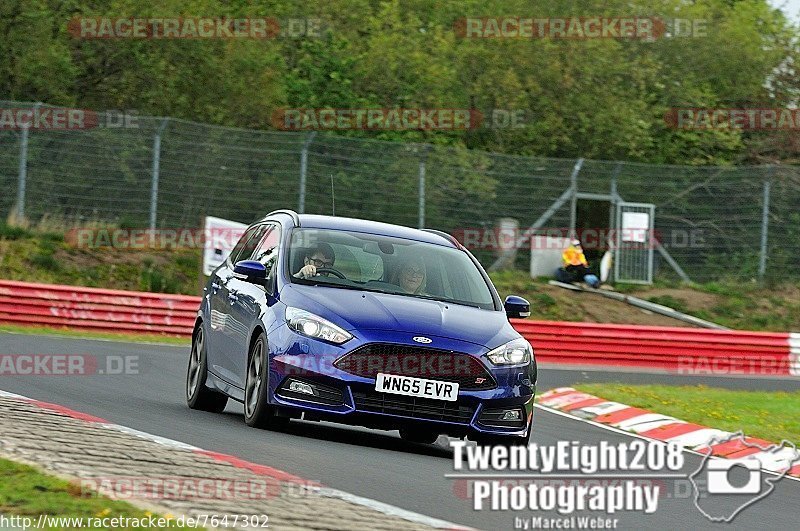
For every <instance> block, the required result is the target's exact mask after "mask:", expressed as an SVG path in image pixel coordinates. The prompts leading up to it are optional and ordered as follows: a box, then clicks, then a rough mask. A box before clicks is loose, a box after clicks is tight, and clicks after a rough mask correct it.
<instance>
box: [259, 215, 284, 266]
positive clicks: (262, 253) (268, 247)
mask: <svg viewBox="0 0 800 531" xmlns="http://www.w3.org/2000/svg"><path fill="white" fill-rule="evenodd" d="M265 227H266V231H265V232H264V233H263V234H262V235H261V239H260V241H259V243H258V247H256V250H255V253H254V254H253V260H258V261H259V262H261V263H262V264H264V266H265V267H266V268H267V276H270V275H272V270H273V268H274V267H275V262H276V261H277V260H278V251H279V250H280V243H281V230H280V227H278V226H277V225H272V224H269V225H265Z"/></svg>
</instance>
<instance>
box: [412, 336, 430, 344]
mask: <svg viewBox="0 0 800 531" xmlns="http://www.w3.org/2000/svg"><path fill="white" fill-rule="evenodd" d="M411 339H413V340H414V341H416V342H417V343H425V344H427V343H430V342H431V341H433V340H432V339H431V338H429V337H425V336H417V337H412V338H411Z"/></svg>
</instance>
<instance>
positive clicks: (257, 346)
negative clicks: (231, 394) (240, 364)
mask: <svg viewBox="0 0 800 531" xmlns="http://www.w3.org/2000/svg"><path fill="white" fill-rule="evenodd" d="M247 360H248V361H247V376H246V377H245V383H244V421H245V423H246V424H247V425H248V426H251V427H253V428H267V427H276V426H279V425H285V424H287V422H288V419H285V418H281V417H276V416H275V408H274V407H273V406H271V405H270V404H269V399H268V396H267V393H269V369H268V367H269V355H268V353H267V337H266V336H265V335H264V333H263V332H261V333H260V334H259V335H258V338H256V340H255V341H254V342H253V346H252V347H250V354H249V356H248V358H247Z"/></svg>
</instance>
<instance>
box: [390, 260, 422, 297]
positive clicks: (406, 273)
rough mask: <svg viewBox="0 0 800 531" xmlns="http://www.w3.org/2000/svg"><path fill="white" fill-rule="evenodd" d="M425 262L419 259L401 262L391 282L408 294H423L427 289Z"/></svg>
mask: <svg viewBox="0 0 800 531" xmlns="http://www.w3.org/2000/svg"><path fill="white" fill-rule="evenodd" d="M425 280H426V274H425V262H423V261H422V260H420V259H419V258H409V259H407V260H404V261H403V262H401V264H400V267H398V268H397V269H395V270H394V272H393V274H392V275H391V277H390V279H389V282H391V283H392V284H394V285H396V286H400V289H402V290H403V291H405V292H406V293H412V294H414V295H420V294H423V290H424V289H425Z"/></svg>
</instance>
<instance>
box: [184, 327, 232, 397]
mask: <svg viewBox="0 0 800 531" xmlns="http://www.w3.org/2000/svg"><path fill="white" fill-rule="evenodd" d="M206 360H207V358H206V340H205V332H203V325H202V323H201V324H200V325H199V326H198V327H197V330H196V331H195V333H194V335H193V336H192V350H191V353H190V354H189V368H188V370H187V372H186V403H187V404H188V405H189V407H190V408H191V409H199V410H201V411H211V412H214V413H220V412H222V410H224V409H225V405H226V404H227V403H228V397H227V396H225V395H223V394H222V393H219V392H217V391H213V390H211V389H209V388H208V387H206V380H207V379H208V362H207V361H206Z"/></svg>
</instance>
